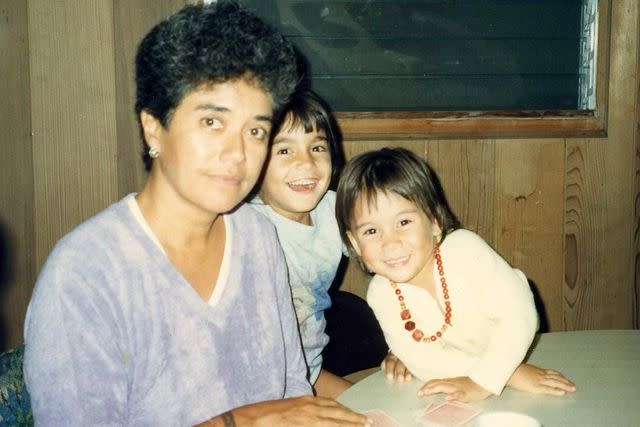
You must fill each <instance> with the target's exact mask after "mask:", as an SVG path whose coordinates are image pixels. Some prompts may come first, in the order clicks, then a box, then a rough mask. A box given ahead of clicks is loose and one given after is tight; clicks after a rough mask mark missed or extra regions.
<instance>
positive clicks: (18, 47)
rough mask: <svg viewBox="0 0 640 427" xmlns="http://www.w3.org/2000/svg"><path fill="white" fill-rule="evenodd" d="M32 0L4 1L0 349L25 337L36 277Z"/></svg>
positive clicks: (0, 38) (0, 14) (0, 18)
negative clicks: (29, 0) (29, 4)
mask: <svg viewBox="0 0 640 427" xmlns="http://www.w3.org/2000/svg"><path fill="white" fill-rule="evenodd" d="M28 39H29V35H28V32H27V4H26V2H23V1H21V0H0V58H2V59H0V76H2V78H0V99H2V101H1V102H0V130H1V132H2V133H1V136H0V146H1V150H0V151H1V153H2V155H0V184H1V185H0V351H1V350H2V349H3V348H8V347H12V346H15V345H16V344H18V343H19V342H21V341H22V324H23V320H24V316H25V312H26V309H27V302H28V301H29V298H30V296H31V288H32V286H33V280H34V268H35V266H36V263H34V261H33V256H32V255H33V163H32V159H31V120H30V95H29V56H28V55H26V54H25V53H26V52H28V51H29V40H28Z"/></svg>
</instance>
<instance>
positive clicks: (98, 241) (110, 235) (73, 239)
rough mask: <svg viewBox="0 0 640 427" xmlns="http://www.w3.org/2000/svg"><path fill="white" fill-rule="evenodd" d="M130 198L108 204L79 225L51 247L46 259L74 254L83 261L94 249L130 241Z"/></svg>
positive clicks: (131, 216)
mask: <svg viewBox="0 0 640 427" xmlns="http://www.w3.org/2000/svg"><path fill="white" fill-rule="evenodd" d="M130 197H133V194H130V195H128V196H126V197H125V198H123V199H121V200H119V201H117V202H115V203H113V204H111V205H110V206H108V207H107V208H105V209H103V210H102V211H100V212H98V213H96V214H95V215H93V216H92V217H90V218H88V219H87V220H85V221H83V222H82V223H80V224H79V225H77V226H76V227H74V228H73V229H71V231H69V232H68V233H67V234H66V235H64V236H63V237H62V238H61V239H60V240H58V242H57V243H56V244H55V246H54V249H53V250H52V252H51V254H50V256H56V255H59V254H67V253H69V252H78V253H79V254H80V255H81V256H83V257H87V256H88V255H89V254H90V253H91V252H93V251H95V250H96V249H97V248H98V247H104V246H118V245H121V244H122V239H126V240H129V239H131V238H132V229H133V228H134V224H135V223H134V218H133V215H132V214H131V212H130V211H129V208H128V206H127V204H128V200H129V198H130Z"/></svg>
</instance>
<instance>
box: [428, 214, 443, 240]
mask: <svg viewBox="0 0 640 427" xmlns="http://www.w3.org/2000/svg"><path fill="white" fill-rule="evenodd" d="M431 223H432V227H431V229H432V230H433V237H435V238H437V239H438V240H440V237H442V228H441V227H440V224H438V220H437V219H433V220H432V221H431Z"/></svg>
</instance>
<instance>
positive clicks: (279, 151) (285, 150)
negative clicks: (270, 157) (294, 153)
mask: <svg viewBox="0 0 640 427" xmlns="http://www.w3.org/2000/svg"><path fill="white" fill-rule="evenodd" d="M276 154H277V155H286V154H289V149H288V148H281V149H279V150H278V151H276Z"/></svg>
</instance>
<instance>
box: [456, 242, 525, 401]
mask: <svg viewBox="0 0 640 427" xmlns="http://www.w3.org/2000/svg"><path fill="white" fill-rule="evenodd" d="M474 237H475V239H474V240H475V241H471V242H470V244H469V245H468V247H467V248H468V250H470V251H473V253H470V254H468V255H467V257H468V259H469V260H470V263H469V264H468V266H469V267H470V268H469V269H468V272H467V274H471V275H473V276H468V277H473V280H475V281H476V282H477V283H478V285H479V286H481V287H482V292H481V299H480V301H479V302H478V303H479V306H480V307H481V310H482V311H483V312H484V315H485V316H486V317H487V318H489V319H490V321H491V322H492V323H491V324H492V328H491V332H490V333H489V336H488V338H489V341H488V342H487V343H486V345H485V351H484V353H482V354H481V355H480V356H479V358H478V360H477V362H476V363H475V364H474V366H472V368H471V370H470V372H469V377H470V378H471V379H472V380H473V381H474V382H476V383H477V384H479V385H481V386H482V387H484V388H485V389H486V390H488V391H490V392H491V393H493V394H500V393H501V392H502V389H503V388H504V386H505V384H506V383H507V381H508V380H509V378H510V377H511V375H512V374H513V372H514V370H515V369H516V368H517V367H518V365H519V364H520V363H521V362H522V360H523V359H524V357H525V355H526V353H527V350H528V349H529V346H530V345H531V342H532V341H533V337H534V335H535V332H536V329H537V325H538V317H537V313H536V309H535V304H534V301H533V295H532V293H531V290H530V288H529V284H528V282H527V279H526V277H525V275H524V274H523V273H522V272H521V271H520V270H517V269H514V268H512V267H511V266H510V265H509V264H508V263H507V262H506V261H505V260H504V259H502V257H500V255H498V254H497V253H496V252H495V251H494V250H493V249H492V248H491V247H490V246H489V245H487V244H486V243H485V242H484V241H483V240H482V239H481V238H480V237H479V236H475V235H474Z"/></svg>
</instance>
